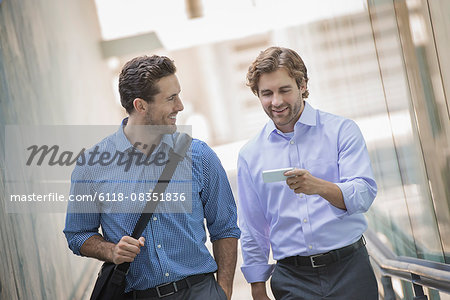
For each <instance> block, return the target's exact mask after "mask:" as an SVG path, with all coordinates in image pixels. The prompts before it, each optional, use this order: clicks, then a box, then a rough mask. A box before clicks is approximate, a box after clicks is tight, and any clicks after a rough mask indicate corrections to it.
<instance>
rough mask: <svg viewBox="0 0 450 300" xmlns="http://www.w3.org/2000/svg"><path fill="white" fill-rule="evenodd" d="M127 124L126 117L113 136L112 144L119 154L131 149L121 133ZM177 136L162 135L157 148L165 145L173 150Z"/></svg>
mask: <svg viewBox="0 0 450 300" xmlns="http://www.w3.org/2000/svg"><path fill="white" fill-rule="evenodd" d="M127 123H128V117H126V118H125V119H123V120H122V124H120V126H119V130H117V131H116V133H115V135H114V143H115V145H116V148H117V150H118V151H120V152H126V151H127V150H129V149H131V148H132V147H133V145H131V143H130V141H129V140H128V138H127V137H126V136H125V133H124V132H123V129H124V127H125V125H127ZM177 134H178V133H177V132H175V133H174V134H164V135H163V136H162V137H161V142H160V144H159V145H158V147H161V146H162V144H165V145H167V146H169V148H173V147H174V139H175V138H176V135H177Z"/></svg>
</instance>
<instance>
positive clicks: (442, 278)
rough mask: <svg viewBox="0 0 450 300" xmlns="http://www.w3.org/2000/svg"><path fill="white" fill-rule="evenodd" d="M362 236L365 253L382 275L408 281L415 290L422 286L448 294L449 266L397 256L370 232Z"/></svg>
mask: <svg viewBox="0 0 450 300" xmlns="http://www.w3.org/2000/svg"><path fill="white" fill-rule="evenodd" d="M364 236H365V238H366V239H367V241H368V243H367V251H368V252H369V255H370V257H371V259H372V261H373V262H374V263H375V264H376V265H377V266H378V267H379V269H380V270H381V272H382V273H383V275H385V276H392V277H399V278H402V279H403V280H407V281H410V282H411V283H412V284H413V285H414V288H415V289H416V287H417V286H424V287H429V288H433V289H436V290H439V291H442V292H445V293H450V265H448V264H444V263H439V262H433V261H428V260H424V259H419V258H413V257H405V256H397V255H396V254H394V253H393V252H392V251H391V250H390V249H389V248H388V247H386V245H384V244H383V243H382V242H381V241H380V239H379V238H378V237H377V236H376V234H375V233H373V232H372V231H371V230H368V231H367V232H366V233H365V234H364ZM424 299H426V298H424Z"/></svg>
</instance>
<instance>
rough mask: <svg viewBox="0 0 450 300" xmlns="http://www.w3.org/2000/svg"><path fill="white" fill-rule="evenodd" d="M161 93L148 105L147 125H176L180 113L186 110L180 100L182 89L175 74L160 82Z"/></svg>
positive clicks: (158, 84) (158, 85) (145, 121)
mask: <svg viewBox="0 0 450 300" xmlns="http://www.w3.org/2000/svg"><path fill="white" fill-rule="evenodd" d="M157 87H158V89H159V93H158V94H156V95H155V96H154V97H153V100H152V101H151V102H150V103H148V104H147V105H148V109H147V111H146V115H145V120H144V123H145V124H146V125H175V123H176V122H177V114H178V112H180V111H182V110H183V109H184V106H183V103H182V102H181V99H180V92H181V87H180V83H179V82H178V78H177V76H176V75H175V74H172V75H169V76H165V77H163V78H161V79H160V80H158V82H157Z"/></svg>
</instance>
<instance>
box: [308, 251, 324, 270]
mask: <svg viewBox="0 0 450 300" xmlns="http://www.w3.org/2000/svg"><path fill="white" fill-rule="evenodd" d="M322 255H323V254H317V255H311V256H310V257H309V259H310V260H311V265H312V267H313V268H319V267H325V264H321V265H319V264H316V262H315V261H314V259H315V258H316V257H319V256H322Z"/></svg>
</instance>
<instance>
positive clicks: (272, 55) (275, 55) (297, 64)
mask: <svg viewBox="0 0 450 300" xmlns="http://www.w3.org/2000/svg"><path fill="white" fill-rule="evenodd" d="M279 68H284V69H286V71H287V72H288V74H289V76H291V77H292V78H294V79H295V82H296V83H297V87H298V88H300V86H301V83H302V81H303V79H304V80H305V83H306V84H307V83H308V71H307V70H306V66H305V64H304V62H303V60H302V58H301V57H300V55H298V53H297V52H295V51H294V50H291V49H288V48H282V47H270V48H267V49H266V50H264V51H261V53H260V54H259V55H258V57H257V58H256V59H255V61H254V62H253V63H252V64H251V65H250V67H249V68H248V72H247V85H248V86H249V87H250V89H251V90H252V92H253V94H255V95H256V96H259V91H258V83H259V78H260V77H261V75H262V74H264V73H271V72H275V71H276V70H277V69H279ZM308 95H309V91H308V88H306V90H305V92H304V93H303V95H302V97H303V98H308Z"/></svg>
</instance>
